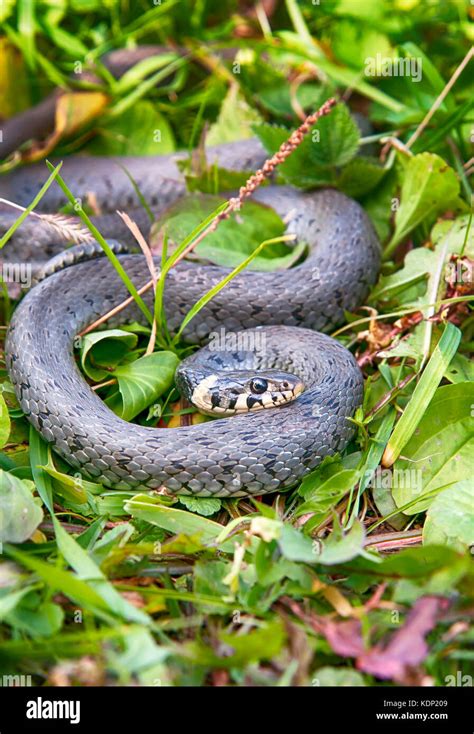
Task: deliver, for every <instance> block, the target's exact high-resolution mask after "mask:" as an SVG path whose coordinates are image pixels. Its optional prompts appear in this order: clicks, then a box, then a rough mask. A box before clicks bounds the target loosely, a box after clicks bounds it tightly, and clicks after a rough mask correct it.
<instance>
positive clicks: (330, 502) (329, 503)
mask: <svg viewBox="0 0 474 734" xmlns="http://www.w3.org/2000/svg"><path fill="white" fill-rule="evenodd" d="M359 460H360V454H359V453H356V454H349V455H348V456H345V457H344V458H343V459H341V458H340V457H337V458H329V459H326V460H325V461H324V462H323V463H322V464H321V465H320V466H318V468H317V469H315V470H314V471H312V472H311V473H310V474H308V475H307V476H306V477H305V478H304V479H303V481H302V482H301V485H300V487H299V489H298V494H300V495H302V496H303V497H304V498H305V502H303V503H302V504H301V505H300V506H299V507H298V509H297V510H296V513H295V517H301V516H302V515H305V514H306V513H311V514H312V517H311V518H310V519H309V520H307V522H305V524H304V530H305V532H307V533H309V532H311V531H312V530H314V528H316V527H318V525H320V524H321V523H323V522H324V521H325V520H326V519H327V518H328V517H329V515H330V513H331V510H332V509H333V508H334V507H335V506H336V505H337V504H338V503H339V502H340V501H341V499H342V498H343V497H344V496H345V495H346V494H348V492H350V490H351V489H352V488H353V487H354V486H355V484H356V482H357V481H358V479H359V476H360V472H359V470H358V469H357V464H358V462H359Z"/></svg>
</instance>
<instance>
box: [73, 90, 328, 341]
mask: <svg viewBox="0 0 474 734" xmlns="http://www.w3.org/2000/svg"><path fill="white" fill-rule="evenodd" d="M336 101H337V100H336V99H335V98H334V97H331V98H330V99H328V100H327V101H326V102H324V104H322V105H321V107H320V108H319V109H318V110H316V112H313V113H312V114H311V115H308V117H307V118H306V120H305V121H304V122H303V123H302V124H301V125H300V126H299V127H298V128H297V130H295V131H294V132H292V133H291V135H290V137H289V138H288V140H286V141H285V142H284V143H282V145H281V146H280V148H279V150H278V151H277V152H276V153H274V154H273V155H272V157H271V158H269V159H268V160H266V161H265V163H264V164H263V166H262V168H260V169H259V170H258V171H257V172H256V173H254V174H253V175H252V176H250V178H249V179H248V181H247V183H246V184H245V186H242V187H241V188H240V190H239V195H238V196H234V197H232V198H231V199H229V201H228V202H227V206H226V208H225V209H224V210H223V211H221V212H220V213H219V214H217V215H216V217H215V218H214V219H213V220H212V222H211V223H210V224H209V226H208V227H206V229H204V230H203V231H202V232H201V233H200V234H199V235H198V236H197V237H196V239H195V240H193V241H192V242H191V243H190V244H189V245H188V247H186V248H185V249H184V250H183V252H182V253H181V254H180V255H179V257H177V258H176V260H175V262H174V263H173V266H175V265H176V264H177V263H179V262H180V261H181V260H182V259H183V258H185V257H186V255H188V254H189V253H190V252H191V250H194V248H195V247H197V245H199V244H200V243H201V242H202V241H203V239H204V238H205V237H207V235H208V234H211V232H214V231H215V230H216V229H217V227H218V226H219V224H220V222H222V221H223V220H224V219H228V218H229V216H230V215H231V214H232V212H234V211H238V209H240V207H241V205H242V203H243V201H244V199H246V198H248V197H249V196H251V195H252V194H253V192H254V191H255V190H256V189H257V188H258V187H259V186H260V184H262V183H263V181H265V179H266V178H268V177H269V176H270V175H271V174H272V173H273V171H274V170H275V168H276V167H277V166H279V165H280V164H281V163H284V161H285V160H286V159H287V158H288V156H290V155H291V153H293V151H294V150H296V148H297V147H298V146H299V145H301V143H302V141H303V138H304V136H305V135H307V134H308V133H309V131H310V130H311V128H312V127H313V125H314V124H315V123H316V122H317V121H318V120H319V119H320V118H321V117H324V116H325V115H328V114H329V112H330V111H331V109H332V108H333V107H334V105H335V104H336ZM153 285H154V284H153V280H149V281H148V282H147V283H145V285H143V286H142V287H141V288H140V289H139V290H138V291H137V292H138V294H139V295H142V294H143V293H145V292H146V291H148V290H150V288H152V287H153ZM132 301H133V298H127V299H126V300H125V301H122V303H120V304H118V306H115V308H113V309H111V310H110V311H108V312H107V313H106V314H104V315H103V316H101V317H100V318H98V319H97V320H96V321H94V323H93V324H91V325H90V326H88V327H87V328H86V329H84V330H83V331H82V332H81V333H80V334H79V336H84V335H85V334H88V333H89V332H90V331H93V330H94V329H96V328H97V327H98V326H100V325H101V324H103V323H104V322H105V321H107V320H108V319H109V318H111V316H115V314H117V313H119V312H120V311H122V310H123V309H124V308H126V307H127V306H128V305H129V304H130V303H131V302H132Z"/></svg>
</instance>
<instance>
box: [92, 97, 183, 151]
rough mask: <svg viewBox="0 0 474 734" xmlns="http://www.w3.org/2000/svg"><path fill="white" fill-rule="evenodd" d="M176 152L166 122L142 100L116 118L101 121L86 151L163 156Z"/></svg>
mask: <svg viewBox="0 0 474 734" xmlns="http://www.w3.org/2000/svg"><path fill="white" fill-rule="evenodd" d="M174 150H175V139H174V135H173V131H172V129H171V127H170V124H169V122H168V121H167V119H166V118H165V117H164V116H163V115H162V114H161V112H159V111H158V110H157V109H156V107H155V105H153V104H152V103H151V102H148V101H145V100H142V101H139V102H137V103H136V104H135V105H133V107H130V109H127V110H126V111H125V112H123V113H122V114H121V115H119V116H118V117H113V118H112V119H111V120H108V121H107V122H104V123H103V124H101V125H100V127H99V129H98V135H97V137H96V139H95V140H93V141H92V142H91V143H90V144H89V146H88V151H89V152H90V153H92V154H94V153H95V154H96V155H110V156H113V155H143V156H152V155H166V154H167V153H173V151H174Z"/></svg>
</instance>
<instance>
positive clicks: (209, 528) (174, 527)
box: [125, 494, 234, 550]
mask: <svg viewBox="0 0 474 734" xmlns="http://www.w3.org/2000/svg"><path fill="white" fill-rule="evenodd" d="M125 510H126V511H127V512H129V513H130V514H131V515H132V517H136V518H137V519H139V520H146V522H149V523H151V524H152V525H157V526H158V527H159V528H164V529H165V530H167V531H168V532H170V533H175V534H179V533H184V534H185V535H188V536H192V537H194V536H196V537H199V538H200V540H201V541H202V543H203V544H204V545H212V544H214V543H215V542H216V540H217V538H218V536H219V535H220V534H221V533H222V531H223V530H224V528H223V526H222V525H220V523H217V522H214V521H213V520H207V519H205V518H203V517H200V516H199V515H194V514H193V513H191V512H186V511H185V510H177V509H175V508H174V507H166V506H165V505H163V504H161V503H160V501H159V500H158V499H157V498H156V497H153V496H149V495H146V494H137V495H136V496H135V497H132V499H130V500H128V501H127V502H126V503H125ZM233 546H234V544H233V541H226V542H225V543H222V544H221V545H220V547H221V548H224V547H226V548H227V549H231V550H233Z"/></svg>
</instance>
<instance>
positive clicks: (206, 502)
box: [179, 494, 222, 517]
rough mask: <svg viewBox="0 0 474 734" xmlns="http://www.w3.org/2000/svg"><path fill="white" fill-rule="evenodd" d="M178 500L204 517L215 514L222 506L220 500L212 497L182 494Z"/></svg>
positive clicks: (191, 510)
mask: <svg viewBox="0 0 474 734" xmlns="http://www.w3.org/2000/svg"><path fill="white" fill-rule="evenodd" d="M179 501H180V502H181V504H182V505H184V506H185V507H186V509H188V510H190V512H197V514H198V515H204V516H205V517H208V516H209V515H215V514H216V512H218V511H219V510H220V509H221V507H222V502H221V501H220V500H219V499H213V498H212V497H191V496H188V495H186V494H182V495H180V498H179Z"/></svg>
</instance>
